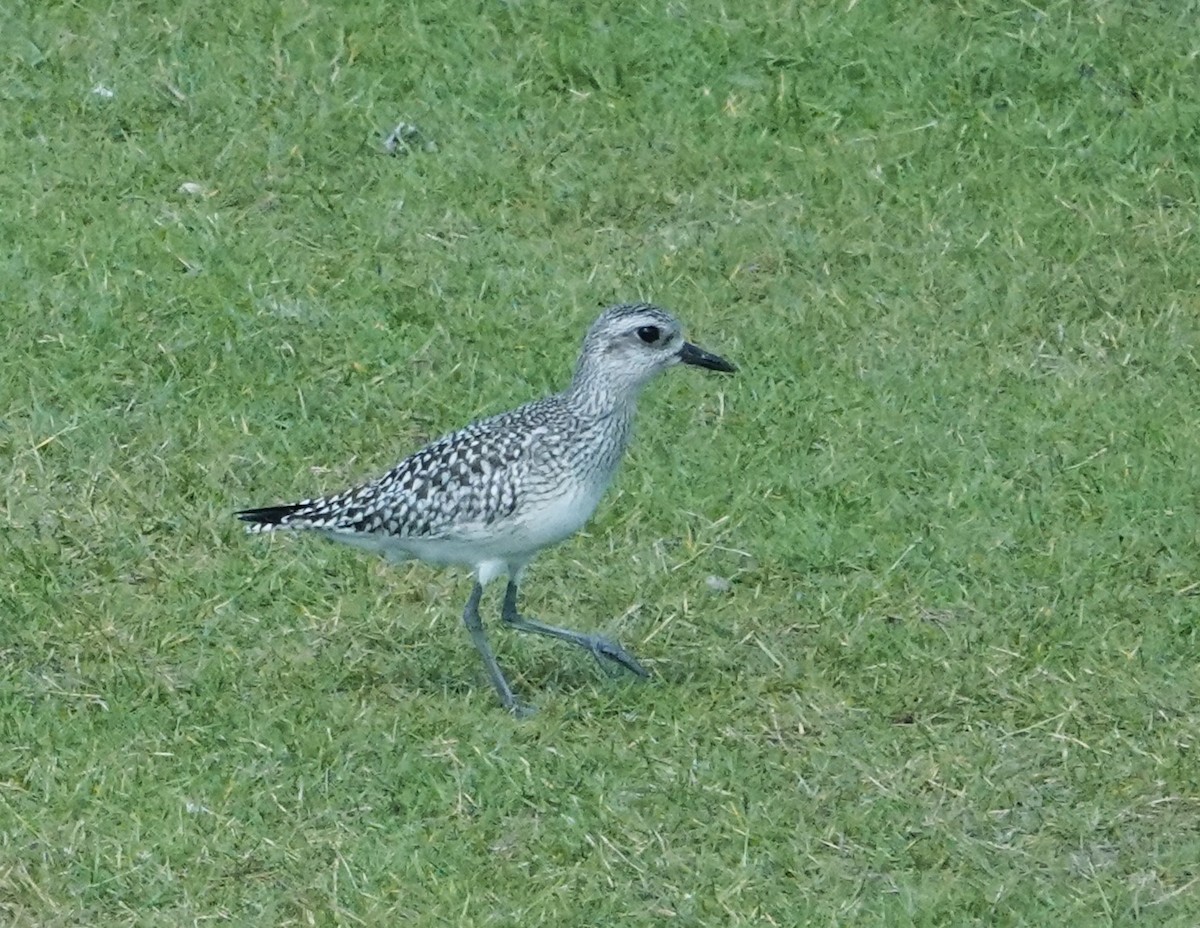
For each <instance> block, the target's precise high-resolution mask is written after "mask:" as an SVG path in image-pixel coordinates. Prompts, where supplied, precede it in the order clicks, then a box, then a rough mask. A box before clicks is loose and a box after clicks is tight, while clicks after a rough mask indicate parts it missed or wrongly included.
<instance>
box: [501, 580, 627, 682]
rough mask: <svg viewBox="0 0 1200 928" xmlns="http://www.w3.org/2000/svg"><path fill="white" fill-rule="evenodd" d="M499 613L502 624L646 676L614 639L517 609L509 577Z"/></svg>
mask: <svg viewBox="0 0 1200 928" xmlns="http://www.w3.org/2000/svg"><path fill="white" fill-rule="evenodd" d="M500 617H501V618H502V619H504V623H505V624H506V625H509V626H511V627H512V628H517V629H520V630H521V631H523V632H534V633H535V634H538V635H549V636H550V637H551V638H560V639H562V640H563V641H569V642H571V644H573V645H576V646H577V647H580V648H583V649H584V650H585V651H590V652H591V654H592V656H593V657H595V658H596V660H597V661H600V660H601V659H602V658H603V659H604V660H609V661H612V662H613V663H616V664H620V665H621V666H622V667H624V668H625V669H626V670H629V671H632V672H633V673H636V674H637V675H638V676H639V677H648V676H650V672H649V671H647V670H646V668H645V667H643V666H642V665H641V664H639V663H638V661H637V658H635V657H634V656H633V655H632V654H630V653H629V652H628V651H626V650H625V649H624V648H623V647H621V646H620V645H619V644H617V643H616V642H615V641H611V640H610V639H608V638H604V637H602V636H600V635H585V634H584V633H582V632H574V631H571V629H569V628H559V627H558V626H557V625H547V624H546V623H545V622H538V621H537V620H536V619H527V618H525V617H524V616H523V615H521V613H519V612H517V584H516V583H515V582H514V581H512V580H509V581H508V587H507V589H505V591H504V611H503V612H501V613H500Z"/></svg>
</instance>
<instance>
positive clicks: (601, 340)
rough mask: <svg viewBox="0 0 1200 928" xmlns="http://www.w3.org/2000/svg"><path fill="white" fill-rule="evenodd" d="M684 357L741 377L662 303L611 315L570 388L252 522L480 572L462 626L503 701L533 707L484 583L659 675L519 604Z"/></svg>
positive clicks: (514, 622) (535, 628)
mask: <svg viewBox="0 0 1200 928" xmlns="http://www.w3.org/2000/svg"><path fill="white" fill-rule="evenodd" d="M675 364H692V365H695V366H696V367H705V368H708V369H709V370H714V371H723V372H726V373H732V372H733V371H734V370H736V368H735V367H734V366H733V365H732V364H730V363H729V362H728V361H726V360H725V359H724V358H721V357H718V356H717V355H715V354H710V353H709V352H707V351H703V350H702V349H700V348H697V347H696V346H695V345H692V344H690V343H688V342H686V341H684V340H683V335H682V334H681V332H680V326H679V323H678V322H677V321H676V320H675V318H674V317H673V316H672V315H671V314H670V313H668V312H666V311H665V310H663V309H660V308H659V307H657V306H650V305H648V304H645V303H631V304H624V305H621V306H613V307H611V308H610V309H607V310H605V311H604V312H603V313H602V314H601V315H600V317H599V318H598V319H597V320H596V321H595V322H594V323H593V324H592V326H591V328H590V329H588V333H587V335H586V337H585V338H584V340H583V349H582V351H581V352H580V354H579V361H578V362H577V364H576V366H575V376H574V378H573V379H572V381H571V385H570V386H569V387H568V388H567V389H566V390H564V391H563V392H562V393H556V394H555V395H553V396H548V397H546V398H545V399H541V400H536V401H535V402H532V403H528V404H526V405H524V406H520V407H518V408H517V409H514V410H512V411H511V412H505V413H501V414H499V415H497V416H492V417H490V418H487V419H482V420H480V421H479V422H476V423H474V424H473V425H468V426H467V427H466V428H464V429H460V430H459V431H457V432H452V433H451V434H449V435H447V436H445V437H444V438H441V439H439V440H438V441H435V442H433V443H432V444H430V445H427V446H426V447H425V448H422V449H421V450H420V451H418V452H416V453H415V454H413V455H412V456H410V457H407V458H405V459H404V460H403V461H401V462H400V463H399V464H397V465H396V466H395V467H394V468H392V469H391V470H390V471H388V472H387V473H386V474H384V475H383V476H382V477H380V478H379V479H378V480H373V481H371V482H370V483H365V484H363V485H361V486H358V487H354V488H352V489H350V490H346V491H345V492H343V493H338V494H337V495H335V496H324V497H319V498H314V499H306V500H302V501H301V502H298V503H289V504H287V505H282V506H267V507H265V508H262V509H246V510H244V511H242V512H239V513H237V516H238V518H240V519H242V520H243V521H245V522H249V523H250V525H248V526H247V531H250V532H270V531H277V530H281V529H306V530H309V531H313V532H317V533H318V534H321V535H324V536H325V537H326V538H332V539H335V540H337V541H342V542H346V543H347V544H351V545H354V546H356V547H359V548H366V549H368V550H371V551H375V552H378V553H380V554H382V555H383V556H385V557H387V558H388V559H389V560H392V561H405V560H409V559H413V558H415V559H417V560H421V561H425V562H427V563H430V564H443V565H445V564H461V565H464V566H467V567H470V568H472V569H473V570H474V573H475V585H474V587H473V588H472V590H471V595H470V597H469V598H468V599H467V605H466V609H465V610H464V612H463V622H464V624H465V625H466V627H467V630H468V631H469V632H470V634H471V640H472V641H473V642H474V644H475V647H476V649H477V650H478V651H479V654H480V656H481V657H482V658H483V663H484V666H485V667H486V668H487V673H488V676H489V677H490V678H491V681H492V685H493V686H494V687H495V688H496V692H497V693H498V694H499V695H500V701H501V702H503V703H504V705H505V707H506V708H508V709H509V710H512V711H519V710H521V709H522V706H521V705H520V704H519V703H518V701H517V699H516V698H515V697H514V696H513V692H512V689H511V687H509V685H508V681H506V680H505V679H504V674H503V673H502V672H501V670H500V665H499V664H497V663H496V657H495V655H494V654H493V653H492V649H491V646H490V645H489V644H488V641H487V638H486V636H485V635H484V631H483V623H482V621H481V620H480V617H479V598H480V596H481V595H482V594H483V588H484V586H486V585H487V584H488V583H489V582H490V581H492V580H494V579H496V578H497V577H500V576H507V577H508V586H507V588H506V589H505V592H504V605H503V607H502V609H501V613H500V615H501V618H502V619H503V621H504V622H505V624H507V625H509V626H511V627H512V628H516V629H520V630H521V631H527V632H536V633H537V634H540V635H549V636H552V637H554V638H561V639H562V640H563V641H569V642H571V643H572V644H575V645H578V646H579V647H581V648H584V649H586V650H588V651H590V652H591V653H592V654H593V655H594V656H595V657H596V659H597V660H600V661H603V660H608V661H612V662H613V663H616V664H619V665H621V666H622V667H625V668H626V669H628V670H630V671H632V672H633V673H635V674H637V675H639V676H642V677H645V676H648V675H649V674H648V673H647V672H646V670H645V668H644V667H642V665H641V664H639V663H638V661H637V659H636V658H635V657H634V656H633V655H632V654H630V653H629V652H628V651H626V650H625V649H624V648H623V647H621V646H620V645H619V644H617V643H616V642H615V641H611V640H609V639H608V638H604V637H602V636H601V635H597V634H586V633H583V632H577V631H572V630H571V629H567V628H560V627H558V626H556V625H547V624H545V623H544V622H538V621H536V620H534V619H531V618H527V617H525V616H523V615H521V614H520V613H519V612H518V611H517V587H518V585H519V584H520V582H521V575H522V573H523V572H524V570H525V568H526V566H528V564H529V562H530V561H531V560H532V559H533V558H534V556H535V555H536V554H537V553H538V552H539V551H541V550H542V549H543V548H545V547H547V546H549V545H552V544H556V543H557V542H560V541H562V540H563V539H565V538H567V537H568V536H569V535H571V534H573V533H574V532H576V531H578V530H579V529H580V528H582V527H583V524H584V523H585V522H587V520H588V519H589V518H590V517H591V515H592V512H593V511H594V510H595V508H596V505H597V504H598V503H599V502H600V497H601V496H603V495H604V491H605V490H606V489H608V485H609V483H610V482H611V481H612V477H613V474H614V473H615V472H616V469H617V465H618V464H619V463H620V461H621V457H622V455H623V454H624V452H625V447H626V445H627V444H628V443H629V437H630V432H631V429H632V425H633V416H634V411H635V409H636V406H637V398H638V394H639V393H640V392H641V390H642V387H644V386H645V385H646V383H647V382H648V381H650V379H651V378H653V377H654V376H655V375H656V374H658V373H659V372H661V371H664V370H666V369H667V368H669V367H672V366H673V365H675Z"/></svg>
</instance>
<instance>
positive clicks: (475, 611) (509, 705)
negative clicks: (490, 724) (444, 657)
mask: <svg viewBox="0 0 1200 928" xmlns="http://www.w3.org/2000/svg"><path fill="white" fill-rule="evenodd" d="M482 595H483V586H482V585H481V584H480V583H479V582H478V581H476V583H475V588H474V589H472V590H471V595H470V596H469V597H468V598H467V607H466V608H465V609H464V610H463V625H465V626H467V631H468V632H469V633H470V635H471V641H472V642H474V644H475V650H476V651H478V652H479V656H480V657H482V658H483V666H484V667H485V668H486V669H487V674H488V677H489V678H490V679H491V681H492V686H494V687H495V688H496V693H497V694H498V695H499V696H500V701H501V702H502V703H504V708H505V709H507V710H508V711H509V712H511V713H513V715H523V714H525V712H526V711H527V710H526V708H525V707H524V706H522V705H521V704H520V703H519V702H517V698H516V697H515V696H514V695H513V691H512V689H511V688H510V687H509V685H508V681H507V680H505V679H504V673H503V672H502V671H501V670H500V665H499V664H497V663H496V655H495V654H493V653H492V648H491V645H489V644H488V641H487V636H486V635H484V633H483V620H482V619H480V618H479V597H481V596H482Z"/></svg>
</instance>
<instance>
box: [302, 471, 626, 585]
mask: <svg viewBox="0 0 1200 928" xmlns="http://www.w3.org/2000/svg"><path fill="white" fill-rule="evenodd" d="M605 489H607V483H606V482H601V483H595V484H590V485H575V486H574V487H563V488H562V489H561V491H560V492H557V493H554V494H552V495H548V496H546V497H544V498H541V499H527V500H525V501H524V502H522V504H521V505H520V506H519V507H518V509H517V511H516V512H514V513H513V514H512V515H510V516H508V517H507V518H505V519H501V520H498V521H496V522H492V523H485V522H479V523H475V524H462V525H458V526H456V527H455V529H454V532H453V535H451V536H449V537H441V538H422V537H420V536H396V535H389V534H386V533H383V532H343V531H338V530H336V529H326V530H319V531H320V533H321V534H323V535H325V536H326V537H328V538H331V539H333V540H335V541H340V542H342V543H344V544H348V545H352V546H354V547H356V548H364V549H366V550H368V551H374V552H376V553H377V554H381V555H383V556H384V557H386V558H388V559H389V560H391V561H406V560H409V559H416V560H419V561H424V562H426V563H428V564H439V565H451V564H461V565H464V566H468V567H478V566H479V565H480V564H481V563H483V562H485V561H496V562H505V563H514V564H517V563H524V562H526V561H528V560H529V559H530V558H531V557H532V556H533V555H534V554H536V553H537V552H538V551H539V550H540V549H541V548H545V547H547V546H549V545H553V544H557V543H558V542H560V541H563V540H564V539H566V538H568V537H570V536H571V535H573V534H575V532H577V531H579V529H581V528H583V526H584V524H585V523H586V522H587V520H588V519H589V518H591V515H592V513H593V512H594V511H595V509H596V506H597V504H599V502H600V498H601V497H602V496H603V495H604V491H605Z"/></svg>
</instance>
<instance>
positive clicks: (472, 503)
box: [237, 401, 569, 540]
mask: <svg viewBox="0 0 1200 928" xmlns="http://www.w3.org/2000/svg"><path fill="white" fill-rule="evenodd" d="M544 402H545V401H540V402H539V403H533V404H529V406H526V407H521V408H520V409H516V410H513V411H512V412H507V413H502V414H500V415H498V416H494V417H492V418H490V419H484V420H482V421H480V422H477V423H475V424H473V425H469V426H467V427H466V428H464V429H461V430H459V431H457V432H454V433H452V434H450V435H447V436H445V437H444V438H441V439H439V440H438V441H436V442H434V443H433V444H430V445H427V446H426V447H425V448H422V449H421V450H420V451H418V452H416V453H415V454H412V455H410V456H409V457H407V458H405V459H404V460H403V461H401V462H400V463H399V464H397V465H396V466H395V467H393V468H392V469H391V470H390V471H388V472H387V473H386V474H384V475H383V476H382V477H380V478H378V479H377V480H373V481H371V482H369V483H365V484H362V485H360V486H357V487H353V488H352V489H349V490H346V491H345V492H343V493H339V494H336V495H334V496H326V497H320V498H315V499H307V500H302V501H300V502H298V503H291V504H285V505H280V506H267V507H263V508H261V509H247V510H243V511H242V512H239V513H238V514H237V515H238V518H240V519H242V520H243V521H245V522H249V523H250V525H248V526H247V530H248V531H250V532H266V531H274V530H277V529H314V530H317V531H324V532H330V533H334V534H343V533H345V534H357V535H364V534H374V535H383V536H390V537H392V538H396V539H404V538H414V539H430V540H433V539H446V540H453V539H456V538H461V539H464V540H465V539H469V538H472V537H476V536H478V535H479V534H480V533H482V532H485V531H487V530H489V529H492V528H494V527H496V526H497V525H498V524H502V523H503V522H504V521H505V520H506V519H507V518H509V517H511V516H512V515H513V514H514V512H516V510H517V509H518V507H519V506H520V503H521V496H522V492H523V491H529V490H532V489H534V486H533V485H534V484H541V485H543V486H544V485H545V484H546V483H550V484H551V485H553V484H555V483H557V482H558V481H559V479H561V476H562V472H565V470H566V468H567V467H568V466H569V464H568V462H567V461H566V460H565V458H564V456H562V455H560V454H559V453H557V445H558V444H559V443H558V442H557V441H556V435H557V434H558V431H559V430H557V429H553V428H549V427H547V425H546V423H544V422H540V421H537V420H538V419H539V418H540V417H539V416H537V415H536V413H537V412H538V411H539V410H538V408H537V407H539V406H541V405H542V404H543V403H544ZM542 411H543V412H544V410H542Z"/></svg>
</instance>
